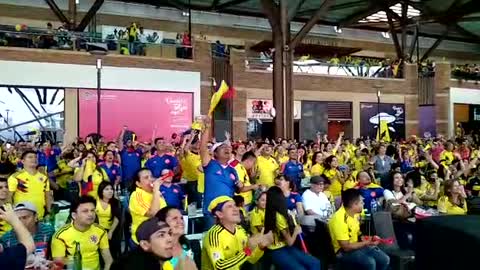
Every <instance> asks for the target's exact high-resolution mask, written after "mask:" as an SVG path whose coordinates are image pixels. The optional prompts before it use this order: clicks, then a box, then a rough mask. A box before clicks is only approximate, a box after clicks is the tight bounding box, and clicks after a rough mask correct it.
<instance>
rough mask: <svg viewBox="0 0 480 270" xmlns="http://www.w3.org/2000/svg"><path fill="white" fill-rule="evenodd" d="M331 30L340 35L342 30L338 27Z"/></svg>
mask: <svg viewBox="0 0 480 270" xmlns="http://www.w3.org/2000/svg"><path fill="white" fill-rule="evenodd" d="M333 30H335V33H337V34H341V33H342V28H340V27H338V26H334V27H333Z"/></svg>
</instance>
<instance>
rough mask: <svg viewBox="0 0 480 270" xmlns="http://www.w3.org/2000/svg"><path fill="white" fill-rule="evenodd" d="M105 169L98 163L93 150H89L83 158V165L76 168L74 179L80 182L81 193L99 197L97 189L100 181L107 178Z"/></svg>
mask: <svg viewBox="0 0 480 270" xmlns="http://www.w3.org/2000/svg"><path fill="white" fill-rule="evenodd" d="M107 179H108V176H107V175H106V173H105V171H103V169H101V168H100V167H99V166H98V165H97V157H96V156H95V154H94V153H93V152H88V153H87V156H86V157H85V158H84V159H83V160H82V165H80V167H78V168H76V169H75V173H74V175H73V180H75V181H76V182H79V183H80V193H81V195H89V196H92V197H93V198H97V196H98V194H97V190H98V186H99V185H100V183H101V182H102V181H104V180H107Z"/></svg>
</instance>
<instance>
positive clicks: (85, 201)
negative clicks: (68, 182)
mask: <svg viewBox="0 0 480 270" xmlns="http://www.w3.org/2000/svg"><path fill="white" fill-rule="evenodd" d="M95 208H96V200H95V199H94V198H93V197H90V196H82V197H80V199H79V200H78V201H76V202H73V203H72V205H71V207H70V215H71V217H72V220H73V221H72V222H71V223H70V224H66V225H65V226H63V227H62V228H60V229H59V230H58V231H57V232H56V233H55V234H54V235H53V238H52V244H51V249H52V257H53V259H54V261H60V262H61V263H62V264H64V265H65V264H66V265H69V264H71V263H72V262H73V256H74V254H75V251H76V247H77V245H80V254H81V255H82V257H81V258H82V267H83V269H91V270H100V258H99V256H98V254H99V253H100V254H101V255H102V259H103V261H104V263H105V266H104V268H103V269H105V270H109V269H110V266H111V264H112V261H113V259H112V255H111V254H110V249H109V244H108V234H107V232H106V231H105V230H104V229H103V228H102V227H101V226H100V225H98V224H94V223H95ZM99 251H100V252H99Z"/></svg>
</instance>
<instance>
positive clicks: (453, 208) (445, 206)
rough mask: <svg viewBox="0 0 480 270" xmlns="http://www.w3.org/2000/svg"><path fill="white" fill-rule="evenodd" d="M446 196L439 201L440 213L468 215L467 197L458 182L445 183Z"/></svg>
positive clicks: (448, 181) (449, 181)
mask: <svg viewBox="0 0 480 270" xmlns="http://www.w3.org/2000/svg"><path fill="white" fill-rule="evenodd" d="M444 187H445V196H442V197H440V199H438V212H440V213H442V214H445V215H466V214H467V202H466V200H465V199H466V198H467V195H466V194H465V190H464V189H463V186H462V185H460V183H459V182H458V180H447V181H445V182H444Z"/></svg>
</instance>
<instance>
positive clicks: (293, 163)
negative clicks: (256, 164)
mask: <svg viewBox="0 0 480 270" xmlns="http://www.w3.org/2000/svg"><path fill="white" fill-rule="evenodd" d="M288 157H289V161H288V162H287V163H284V164H282V170H281V171H282V174H283V175H285V177H289V178H290V180H292V181H293V183H294V184H295V190H300V189H301V182H302V178H303V177H304V176H305V174H304V172H303V164H302V163H300V162H298V150H297V148H293V147H292V148H290V149H288Z"/></svg>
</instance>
